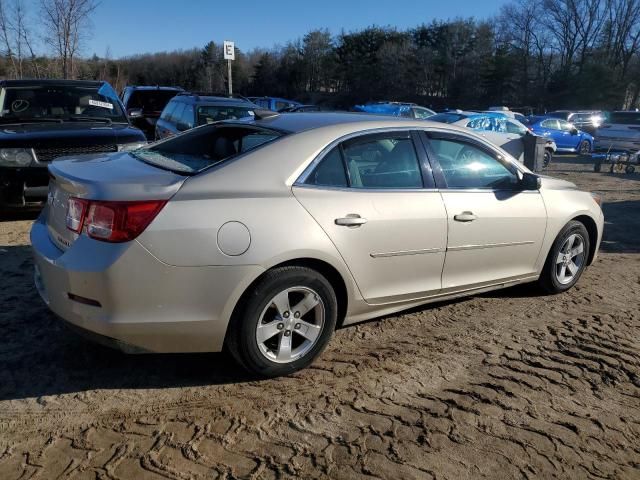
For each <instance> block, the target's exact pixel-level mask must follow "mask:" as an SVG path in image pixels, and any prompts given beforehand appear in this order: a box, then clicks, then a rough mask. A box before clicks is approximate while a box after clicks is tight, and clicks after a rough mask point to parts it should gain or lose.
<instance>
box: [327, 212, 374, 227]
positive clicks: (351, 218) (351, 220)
mask: <svg viewBox="0 0 640 480" xmlns="http://www.w3.org/2000/svg"><path fill="white" fill-rule="evenodd" d="M335 223H336V225H341V226H343V227H359V226H360V225H364V224H365V223H367V219H366V218H362V217H361V216H360V215H358V214H357V213H350V214H348V215H347V216H346V217H342V218H336V220H335Z"/></svg>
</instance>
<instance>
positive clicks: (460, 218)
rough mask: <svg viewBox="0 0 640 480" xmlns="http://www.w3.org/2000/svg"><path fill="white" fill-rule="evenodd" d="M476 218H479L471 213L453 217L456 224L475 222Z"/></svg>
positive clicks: (467, 212)
mask: <svg viewBox="0 0 640 480" xmlns="http://www.w3.org/2000/svg"><path fill="white" fill-rule="evenodd" d="M476 218H478V217H476V216H475V215H474V214H473V212H469V211H466V212H462V213H459V214H458V215H455V216H454V217H453V219H454V220H455V221H456V222H473V221H474V220H475V219H476Z"/></svg>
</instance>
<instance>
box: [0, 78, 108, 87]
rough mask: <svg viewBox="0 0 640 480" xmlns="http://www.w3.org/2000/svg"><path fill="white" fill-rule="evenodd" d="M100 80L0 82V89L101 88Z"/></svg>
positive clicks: (102, 82) (101, 82)
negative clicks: (48, 87) (44, 87)
mask: <svg viewBox="0 0 640 480" xmlns="http://www.w3.org/2000/svg"><path fill="white" fill-rule="evenodd" d="M105 83H107V82H105V81H102V80H36V79H32V80H0V87H42V86H47V85H50V86H84V87H96V88H98V87H101V86H102V85H104V84H105Z"/></svg>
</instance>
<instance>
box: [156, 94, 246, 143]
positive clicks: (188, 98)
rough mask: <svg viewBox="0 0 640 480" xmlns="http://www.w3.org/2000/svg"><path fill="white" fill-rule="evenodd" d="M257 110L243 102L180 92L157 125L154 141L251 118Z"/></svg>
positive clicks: (238, 99)
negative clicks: (199, 128)
mask: <svg viewBox="0 0 640 480" xmlns="http://www.w3.org/2000/svg"><path fill="white" fill-rule="evenodd" d="M256 108H258V107H257V106H256V105H255V104H253V103H251V102H249V101H248V100H246V99H244V98H236V97H231V98H230V97H223V96H215V95H206V94H198V93H190V92H181V93H179V94H178V95H176V96H175V97H173V98H172V99H171V100H170V101H169V103H168V104H167V106H166V107H165V108H164V110H163V111H162V114H161V115H160V118H159V119H158V121H157V122H156V134H155V138H156V140H160V139H163V138H166V137H170V136H172V135H175V134H177V133H180V132H184V131H185V130H189V129H190V128H193V127H197V126H198V125H205V124H207V123H213V122H218V121H220V120H236V119H239V118H246V117H252V116H253V111H254V110H255V109H256Z"/></svg>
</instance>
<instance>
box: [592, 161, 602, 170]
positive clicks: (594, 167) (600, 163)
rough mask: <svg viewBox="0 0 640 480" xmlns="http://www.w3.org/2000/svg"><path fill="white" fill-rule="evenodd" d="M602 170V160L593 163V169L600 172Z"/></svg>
mask: <svg viewBox="0 0 640 480" xmlns="http://www.w3.org/2000/svg"><path fill="white" fill-rule="evenodd" d="M600 170H602V162H596V163H594V164H593V171H594V172H596V173H599V172H600Z"/></svg>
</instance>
